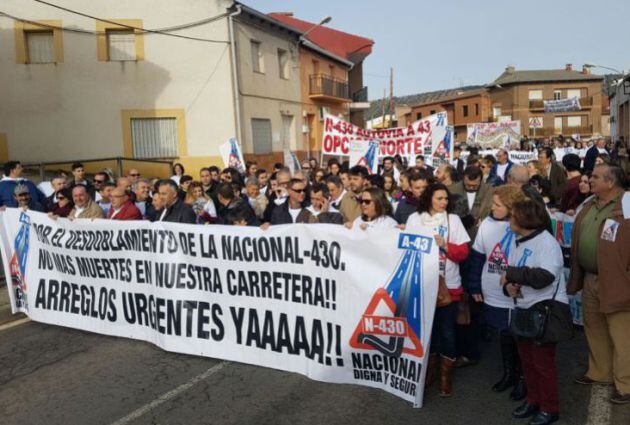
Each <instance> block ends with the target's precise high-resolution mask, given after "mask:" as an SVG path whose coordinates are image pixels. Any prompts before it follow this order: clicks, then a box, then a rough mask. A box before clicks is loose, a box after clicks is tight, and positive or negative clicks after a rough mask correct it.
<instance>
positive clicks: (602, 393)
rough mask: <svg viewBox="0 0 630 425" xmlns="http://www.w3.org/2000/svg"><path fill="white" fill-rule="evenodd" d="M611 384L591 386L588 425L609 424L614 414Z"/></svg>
mask: <svg viewBox="0 0 630 425" xmlns="http://www.w3.org/2000/svg"><path fill="white" fill-rule="evenodd" d="M612 389H613V387H612V386H611V385H593V386H592V387H591V401H590V403H589V404H588V419H587V420H586V425H608V424H610V419H611V416H612V404H611V403H610V396H611V395H612Z"/></svg>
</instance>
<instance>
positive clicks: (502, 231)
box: [472, 217, 516, 308]
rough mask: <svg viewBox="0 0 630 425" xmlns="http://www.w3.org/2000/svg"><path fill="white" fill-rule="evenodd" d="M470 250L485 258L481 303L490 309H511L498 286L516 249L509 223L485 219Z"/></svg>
mask: <svg viewBox="0 0 630 425" xmlns="http://www.w3.org/2000/svg"><path fill="white" fill-rule="evenodd" d="M472 248H473V249H474V250H475V251H477V252H479V253H480V254H484V255H485V256H486V262H485V264H484V265H483V270H482V272H481V293H482V294H483V302H484V303H486V304H488V305H490V306H492V307H499V308H512V307H513V306H514V302H513V301H512V299H511V298H509V297H506V296H505V295H504V294H503V288H502V287H501V284H500V281H501V275H503V274H505V271H506V270H507V266H508V259H509V255H510V253H511V252H512V251H514V249H515V248H516V235H515V234H514V232H512V230H511V229H510V223H508V222H507V221H500V220H495V219H494V218H492V217H487V218H486V219H485V220H483V221H482V222H481V225H480V226H479V230H478V231H477V237H476V238H475V243H474V244H473V247H472Z"/></svg>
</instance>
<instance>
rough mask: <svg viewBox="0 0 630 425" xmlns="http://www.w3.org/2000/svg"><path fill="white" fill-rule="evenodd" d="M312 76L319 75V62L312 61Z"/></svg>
mask: <svg viewBox="0 0 630 425" xmlns="http://www.w3.org/2000/svg"><path fill="white" fill-rule="evenodd" d="M313 74H319V61H313Z"/></svg>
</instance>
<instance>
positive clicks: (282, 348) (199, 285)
mask: <svg viewBox="0 0 630 425" xmlns="http://www.w3.org/2000/svg"><path fill="white" fill-rule="evenodd" d="M433 232H434V229H407V230H406V232H405V233H400V232H399V231H397V230H389V231H380V232H373V231H362V230H360V229H356V230H348V229H346V228H344V227H343V226H334V225H299V224H296V225H287V226H273V227H271V228H270V229H269V230H267V231H263V230H261V229H258V228H251V227H247V228H246V227H238V226H216V225H213V226H199V225H184V224H173V223H149V222H139V221H134V222H118V221H110V220H93V221H92V220H75V221H68V220H66V219H58V220H56V221H55V220H52V219H50V218H49V217H48V216H46V215H44V214H40V213H35V212H23V211H21V210H18V209H7V210H6V211H5V212H2V213H0V240H1V245H0V246H1V247H2V256H3V263H4V266H5V273H6V275H7V276H11V284H10V285H8V289H9V294H10V297H11V303H12V307H13V311H14V312H17V311H21V312H24V313H25V314H27V315H28V316H29V317H30V318H31V319H32V320H35V321H39V322H43V323H50V324H56V325H62V326H67V327H72V328H76V329H82V330H86V331H91V332H97V333H101V334H106V335H114V336H122V337H127V338H133V339H139V340H144V341H149V342H152V343H153V344H156V345H158V346H159V347H161V348H163V349H165V350H169V351H173V352H179V353H187V354H195V355H203V356H208V357H214V358H221V359H226V360H232V361H238V362H244V363H250V364H254V365H259V366H265V367H271V368H276V369H281V370H286V371H291V372H297V373H301V374H304V375H306V376H308V377H310V378H312V379H316V380H320V381H326V382H334V383H355V384H359V385H366V386H370V387H375V388H381V389H383V390H385V391H388V392H390V393H392V394H395V395H396V396H398V397H401V398H403V399H405V400H408V401H412V402H414V404H415V405H417V406H419V405H421V403H422V382H423V381H424V372H425V371H424V367H423V364H424V361H425V358H426V355H427V352H428V347H429V343H430V341H429V337H430V334H431V326H432V319H433V312H434V306H435V297H436V293H437V274H436V270H437V269H438V267H437V251H436V247H435V244H434V243H433V239H432V235H433Z"/></svg>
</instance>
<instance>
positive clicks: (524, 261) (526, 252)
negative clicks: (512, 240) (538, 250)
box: [517, 248, 534, 267]
mask: <svg viewBox="0 0 630 425" xmlns="http://www.w3.org/2000/svg"><path fill="white" fill-rule="evenodd" d="M533 253H534V251H532V250H531V249H529V248H525V250H523V255H522V256H521V259H520V260H518V263H517V266H518V267H524V266H526V265H527V259H528V258H529V257H531V255H532V254H533Z"/></svg>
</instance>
